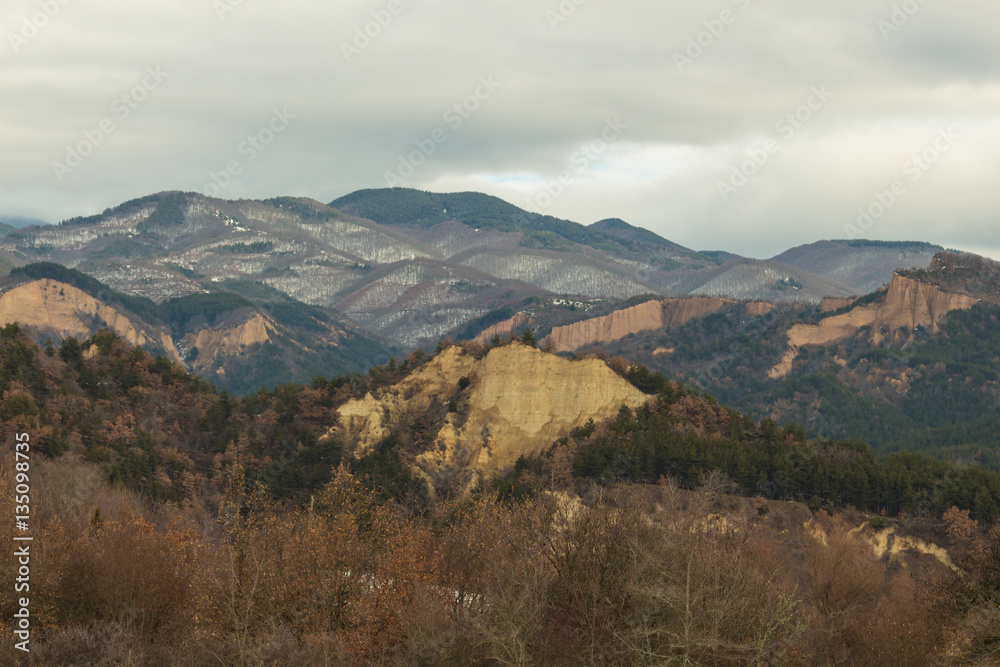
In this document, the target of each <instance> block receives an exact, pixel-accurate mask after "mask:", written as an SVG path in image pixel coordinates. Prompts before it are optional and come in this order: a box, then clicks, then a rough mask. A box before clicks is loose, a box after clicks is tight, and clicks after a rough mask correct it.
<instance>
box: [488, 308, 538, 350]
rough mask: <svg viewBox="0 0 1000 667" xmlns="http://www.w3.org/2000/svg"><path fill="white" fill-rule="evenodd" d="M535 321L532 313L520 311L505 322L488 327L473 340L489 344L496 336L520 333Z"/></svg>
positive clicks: (504, 336) (502, 336) (503, 336)
mask: <svg viewBox="0 0 1000 667" xmlns="http://www.w3.org/2000/svg"><path fill="white" fill-rule="evenodd" d="M534 323H535V320H534V319H532V317H531V315H529V314H528V313H518V314H517V315H515V316H514V317H511V318H508V319H506V320H504V321H503V322H498V323H496V324H494V325H493V326H491V327H487V328H486V329H484V330H483V332H482V333H480V334H479V335H478V336H476V337H475V338H474V339H473V340H475V341H476V342H477V343H482V344H483V345H487V344H489V342H490V341H491V340H493V337H494V336H500V337H501V338H506V337H507V336H509V335H510V334H512V333H513V334H517V333H520V332H521V331H522V330H524V329H525V328H527V327H530V326H531V325H532V324H534Z"/></svg>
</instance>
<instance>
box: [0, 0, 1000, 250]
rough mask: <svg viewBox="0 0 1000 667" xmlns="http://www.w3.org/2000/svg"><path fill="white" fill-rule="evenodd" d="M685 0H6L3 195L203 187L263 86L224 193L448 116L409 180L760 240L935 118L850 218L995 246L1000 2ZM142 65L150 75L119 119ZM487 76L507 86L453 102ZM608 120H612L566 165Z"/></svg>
mask: <svg viewBox="0 0 1000 667" xmlns="http://www.w3.org/2000/svg"><path fill="white" fill-rule="evenodd" d="M220 3H221V4H220ZM679 4H680V3H649V2H644V1H639V0H623V1H622V2H618V3H608V2H597V0H562V1H557V0H543V1H542V2H539V1H538V0H480V1H477V2H469V3H455V2H444V1H443V0H423V1H421V2H417V1H415V0H398V5H397V4H393V3H390V2H389V0H376V1H373V2H364V3H359V2H347V1H346V0H340V1H339V2H337V1H335V2H328V3H319V2H315V1H314V0H292V1H290V2H286V3H282V4H281V5H275V4H273V3H263V2H260V0H242V1H240V0H188V1H186V2H176V1H175V0H174V1H170V0H150V1H149V2H144V3H131V4H129V3H126V4H122V3H118V2H116V3H112V2H111V1H110V0H91V1H89V2H86V3H83V2H77V0H48V1H47V2H40V1H34V2H32V1H22V0H15V1H14V2H10V3H8V5H9V9H8V11H7V12H6V13H5V19H4V22H3V23H2V24H0V30H2V31H4V40H3V41H4V43H3V44H0V97H2V99H4V100H5V104H4V105H3V106H2V107H0V151H2V153H3V155H4V159H3V160H2V161H0V212H2V213H4V214H7V215H33V216H39V217H42V218H45V219H49V220H58V219H62V218H65V217H69V216H73V215H80V214H86V213H92V212H95V211H100V210H103V209H104V208H105V207H107V206H112V205H114V204H117V203H119V202H121V201H123V200H125V199H127V198H130V197H136V196H141V195H144V194H148V193H151V192H155V191H160V190H165V189H184V190H197V191H202V190H203V189H204V188H205V185H206V183H210V182H211V174H212V173H217V172H218V171H219V170H220V169H225V166H226V164H227V162H229V161H231V160H233V159H234V155H235V156H237V157H236V158H235V159H239V160H243V159H244V157H243V156H240V154H239V152H238V151H239V147H240V145H241V144H242V142H244V141H245V140H246V139H247V138H248V137H249V136H253V135H254V134H255V133H257V132H259V131H260V130H261V128H263V127H265V125H266V124H267V122H268V120H269V118H270V117H271V115H272V113H273V109H274V108H276V107H277V108H287V109H288V110H289V111H290V112H292V113H293V114H295V116H296V118H295V120H294V121H293V122H292V123H291V124H290V125H289V126H288V128H287V129H286V130H285V131H284V132H282V133H281V134H280V136H278V137H276V138H275V140H274V141H273V143H270V144H269V145H268V146H267V149H266V150H263V151H260V152H258V153H257V154H256V155H255V157H254V159H253V160H252V161H249V162H245V163H243V164H242V167H241V170H240V174H239V175H238V177H235V178H234V179H233V182H232V183H231V184H230V185H229V186H228V187H227V188H226V189H225V194H224V196H227V197H232V198H239V197H268V196H274V195H278V194H295V195H305V196H311V197H315V198H317V199H320V200H323V201H329V200H332V199H334V198H335V197H337V196H340V195H342V194H345V193H347V192H350V191H352V190H354V189H357V188H362V187H381V186H384V185H385V184H386V173H387V172H393V171H394V170H396V169H397V167H398V165H399V161H400V158H401V157H403V158H405V157H406V156H409V155H410V154H411V153H412V152H413V151H414V150H419V146H420V144H419V143H418V142H421V141H424V142H426V140H427V138H428V137H430V136H431V135H432V133H433V132H434V131H435V130H437V129H441V130H443V131H444V132H445V133H446V140H445V141H443V142H441V143H438V144H437V145H436V147H435V150H434V151H433V153H432V154H430V155H427V156H425V159H424V160H422V161H421V164H420V166H419V167H418V168H416V169H415V170H414V173H413V174H412V176H411V177H410V178H408V180H407V182H408V183H409V184H410V185H411V186H413V187H420V188H427V189H435V190H442V191H444V190H456V189H475V190H482V191H486V192H490V193H491V194H496V195H498V196H502V197H505V198H507V199H509V200H510V201H512V202H513V203H515V204H518V205H522V206H526V205H527V204H526V202H528V201H533V199H532V198H534V197H537V196H538V195H539V194H540V193H543V192H546V190H545V188H546V186H547V185H549V186H551V183H552V182H553V180H556V181H558V179H559V176H560V174H561V173H563V172H566V171H567V170H570V171H572V172H573V173H572V176H573V179H572V182H571V184H569V185H567V186H565V187H563V189H562V191H561V193H560V194H559V196H558V197H554V198H553V201H552V202H551V204H550V205H549V206H548V207H547V208H546V212H548V213H551V214H553V215H557V216H560V217H564V218H569V219H573V220H578V221H580V222H584V223H589V222H593V221H595V220H598V219H601V218H604V217H610V216H615V217H622V218H625V219H627V220H629V221H630V222H632V223H634V224H639V225H642V226H645V227H647V228H649V229H652V230H654V231H656V232H658V233H660V234H662V235H664V236H666V237H668V238H670V239H672V240H675V241H677V242H679V243H683V244H685V245H689V246H693V247H696V248H720V249H725V250H730V251H733V252H739V253H744V254H749V255H755V256H769V255H773V254H776V253H778V252H780V251H781V250H783V249H785V248H787V247H789V246H791V245H795V244H798V243H805V242H809V241H813V240H817V239H820V238H836V237H843V236H844V235H845V225H849V224H851V223H852V222H854V221H856V219H857V217H858V214H857V211H858V208H859V207H863V206H865V205H867V204H868V203H869V202H870V201H872V199H873V197H874V196H875V195H876V194H877V193H878V192H880V191H882V190H884V189H885V188H886V187H888V186H889V185H890V184H891V183H892V182H893V180H895V179H896V178H899V177H900V173H901V171H902V170H903V165H904V163H906V161H907V160H909V159H910V158H911V157H912V156H913V155H914V154H917V153H919V152H921V151H924V150H926V149H927V146H928V145H929V143H932V142H933V141H934V137H935V135H936V132H937V131H938V130H939V129H941V128H948V127H951V128H954V130H955V131H956V132H958V133H959V134H960V135H961V139H960V140H959V141H958V142H956V144H955V146H954V148H953V150H950V151H948V152H947V153H946V154H943V155H942V156H941V157H940V159H939V160H938V161H937V162H936V163H935V164H934V165H933V166H932V168H930V169H928V170H927V171H926V172H922V175H921V178H920V179H919V180H918V181H915V182H909V183H908V186H909V187H908V189H907V192H906V193H905V195H904V196H902V197H900V198H899V200H898V202H896V203H894V205H893V206H892V207H891V209H890V210H889V211H888V212H887V213H886V214H885V215H884V216H883V217H882V218H880V219H879V220H878V221H877V223H875V224H873V225H872V226H871V227H870V228H869V229H865V230H863V232H864V233H865V234H866V235H868V236H870V237H872V238H892V239H902V238H907V239H909V238H917V239H921V240H929V241H934V242H938V243H942V244H945V245H949V246H957V247H962V246H966V247H972V246H973V245H974V246H975V247H976V248H978V249H982V250H984V251H988V252H994V251H996V250H997V249H1000V238H997V236H998V234H997V232H996V231H994V230H995V229H996V225H995V224H991V223H993V221H995V220H996V218H997V214H998V213H1000V200H998V199H997V198H996V197H995V195H993V194H992V193H993V188H994V186H995V183H996V182H997V177H998V176H1000V174H998V170H1000V167H998V162H997V158H996V155H998V154H1000V115H998V109H1000V75H998V63H1000V45H998V44H997V42H996V40H995V39H994V38H993V37H994V36H993V28H992V26H995V25H997V22H998V20H1000V7H998V6H997V5H996V3H993V2H990V1H989V0H976V1H972V0H967V1H960V2H958V4H957V5H955V4H954V3H953V4H952V5H948V4H945V3H933V2H927V3H925V4H923V5H922V6H921V8H920V9H919V11H917V12H915V13H914V14H913V15H912V16H911V15H907V16H906V17H905V22H903V23H902V25H900V26H897V27H899V29H898V30H893V31H890V32H888V33H886V30H885V24H884V23H882V24H880V23H879V22H880V21H882V22H885V21H889V22H890V24H891V22H892V21H893V20H894V19H893V11H894V10H893V3H891V2H881V1H880V2H877V3H870V2H862V1H861V0H847V1H845V2H840V3H836V4H833V3H826V4H823V5H818V4H817V3H801V2H793V1H792V0H773V1H772V2H768V3H764V2H760V1H758V0H713V1H711V2H707V3H684V4H683V5H681V6H678V5H679ZM896 4H897V5H901V4H904V3H896ZM53 6H58V11H56V12H54V13H53V15H51V16H45V17H44V18H45V20H44V22H43V21H41V20H37V21H36V20H35V19H36V18H38V16H39V12H43V13H44V7H49V8H50V9H51V8H52V7H53ZM220 6H221V7H222V8H223V9H221V10H220ZM553 17H555V18H553ZM895 20H897V22H898V21H899V20H900V17H899V16H897V17H896V18H895ZM25 21H27V22H28V23H25ZM31 26H33V27H34V31H33V32H32V30H31ZM366 32H367V34H365V33H366ZM29 33H30V34H31V36H30V37H26V35H27V34H29ZM359 35H360V36H359ZM345 45H347V48H346V49H345ZM692 45H694V46H692ZM352 48H353V51H354V52H352V51H351V49H352ZM15 51H16V52H15ZM345 52H350V57H347V56H346V55H345ZM678 56H680V58H678ZM684 59H686V62H684V64H683V66H681V65H680V64H679V63H681V62H682V61H684ZM156 66H159V67H162V68H163V70H164V71H166V72H168V73H169V76H168V78H167V79H166V80H165V81H164V82H163V84H162V85H161V86H159V87H157V88H156V89H155V90H151V91H149V93H148V95H146V96H145V97H144V99H143V100H141V101H137V102H136V103H135V108H134V109H130V113H129V115H128V116H127V117H126V118H119V117H118V116H116V115H115V112H114V111H113V110H112V105H113V104H114V103H115V101H116V100H120V99H121V96H122V95H128V93H129V91H130V90H132V89H133V88H134V87H135V86H136V85H138V84H139V83H140V82H141V81H142V77H143V72H144V71H145V70H146V68H147V67H156ZM488 76H493V77H494V78H495V79H496V80H497V81H499V82H501V83H502V86H501V87H500V89H499V90H497V91H496V92H495V94H492V95H490V96H489V97H488V99H484V100H480V103H479V104H478V105H475V108H474V109H469V108H464V107H462V106H461V105H462V104H463V101H465V100H467V99H469V97H470V96H474V95H475V91H476V89H477V86H478V85H480V84H479V81H480V78H481V77H488ZM816 86H826V87H827V89H828V90H829V91H831V92H832V96H831V98H830V100H829V101H828V103H825V104H823V105H822V107H821V108H819V109H818V110H815V111H814V112H813V113H812V114H811V116H810V118H809V119H808V122H805V123H803V124H802V127H801V128H797V130H796V132H795V133H794V135H793V136H791V137H786V136H785V133H784V131H783V130H780V129H778V127H777V123H778V122H779V121H780V120H781V119H782V118H784V117H785V116H786V115H787V114H793V117H794V114H795V113H796V111H797V110H798V109H800V108H801V106H802V105H803V104H804V103H806V101H807V100H808V98H809V95H810V91H811V90H812V89H813V88H814V87H816ZM456 104H457V105H460V108H459V112H455V111H454V109H455V105H456ZM449 110H453V113H452V116H451V117H449V116H448V112H449ZM455 113H460V115H459V118H461V121H462V122H461V124H460V125H458V126H456V125H455V122H454V118H455V115H454V114H455ZM105 118H110V119H111V120H113V121H114V124H115V128H114V131H113V132H111V133H108V134H106V136H105V137H104V138H103V140H102V141H101V143H100V145H95V146H93V150H92V151H91V153H90V154H89V155H87V156H86V157H85V158H84V159H83V160H82V162H81V164H80V165H79V166H78V167H76V168H74V169H73V170H72V172H71V173H69V174H66V175H65V177H64V178H63V179H62V180H61V181H60V180H59V179H58V178H57V175H56V173H55V171H54V169H53V163H54V162H65V160H66V157H67V151H68V150H72V149H73V147H74V146H77V145H79V144H80V142H86V141H87V135H86V133H87V132H88V131H92V130H93V129H94V128H97V127H99V124H100V122H101V121H102V120H103V119H105ZM613 118H620V119H621V121H622V122H623V123H624V124H627V125H628V128H627V130H625V132H624V133H623V134H622V136H621V137H620V138H618V140H616V141H615V142H614V143H613V145H609V146H608V148H607V150H605V151H602V152H601V153H600V154H594V155H592V156H588V157H587V159H586V169H583V170H582V171H579V170H577V167H578V166H580V165H582V164H583V162H581V160H580V158H579V153H580V151H581V149H582V148H585V147H586V146H588V145H591V144H593V142H594V141H595V140H597V139H599V138H600V136H601V132H602V128H603V127H604V126H605V123H606V122H607V120H608V119H613ZM438 136H440V135H438ZM768 139H774V140H776V141H778V142H779V143H780V149H779V150H777V151H776V152H774V153H773V154H770V155H769V157H768V159H767V161H766V163H764V164H761V165H758V168H757V169H755V170H753V171H754V174H753V175H752V177H749V178H748V179H747V182H746V184H745V185H742V186H741V187H740V188H739V189H738V191H737V192H736V193H735V194H733V195H732V196H730V197H728V198H726V199H725V201H724V200H723V198H722V197H721V196H720V193H719V183H720V182H723V183H725V182H727V180H728V179H730V178H731V175H732V170H733V168H734V167H735V168H739V166H740V165H741V164H743V163H744V162H745V161H746V160H747V159H748V156H751V155H752V154H753V151H759V150H760V148H761V146H763V145H764V142H766V141H767V140H768ZM424 145H426V143H425V144H424Z"/></svg>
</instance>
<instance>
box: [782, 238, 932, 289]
mask: <svg viewBox="0 0 1000 667" xmlns="http://www.w3.org/2000/svg"><path fill="white" fill-rule="evenodd" d="M943 250H944V248H942V247H940V246H935V245H931V244H929V243H918V242H909V241H869V240H865V239H856V240H853V241H818V242H816V243H810V244H809V245H804V246H799V247H797V248H792V249H790V250H786V251H785V252H783V253H781V254H780V255H778V256H776V257H774V261H777V262H782V263H784V264H788V265H791V266H795V267H798V268H800V269H804V270H806V271H810V272H812V273H815V274H817V275H819V276H822V277H824V278H827V279H828V280H832V281H835V282H840V283H843V284H844V285H846V286H848V287H849V288H851V289H852V290H853V291H854V293H855V294H858V295H861V294H867V293H869V292H873V291H875V290H877V289H879V288H880V287H882V286H883V285H885V284H886V283H888V282H889V280H890V279H891V278H892V275H893V272H894V271H896V270H897V269H910V268H915V269H926V268H927V267H928V266H929V265H930V262H931V260H932V259H933V258H934V255H935V254H937V253H939V252H942V251H943Z"/></svg>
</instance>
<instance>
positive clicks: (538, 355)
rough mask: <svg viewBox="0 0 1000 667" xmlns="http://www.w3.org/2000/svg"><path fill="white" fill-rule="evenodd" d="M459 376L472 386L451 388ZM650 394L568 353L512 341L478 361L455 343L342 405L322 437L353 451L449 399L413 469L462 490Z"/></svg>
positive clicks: (602, 365)
mask: <svg viewBox="0 0 1000 667" xmlns="http://www.w3.org/2000/svg"><path fill="white" fill-rule="evenodd" d="M462 377H468V378H469V381H470V384H469V386H468V387H467V388H465V389H464V390H459V389H458V381H459V379H460V378H462ZM649 398H650V397H649V396H648V395H646V394H644V393H642V392H641V391H639V390H638V389H636V388H635V387H633V386H632V385H631V384H629V383H628V382H626V381H625V380H623V379H622V378H621V377H619V376H618V375H617V374H615V373H614V371H612V370H611V369H610V368H608V367H607V365H606V364H605V363H604V362H603V361H601V360H600V359H584V360H578V361H569V360H567V359H563V358H562V357H558V356H556V355H552V354H546V353H544V352H541V351H540V350H537V349H535V348H533V347H528V346H525V345H521V344H520V343H512V344H510V345H506V346H504V347H499V348H494V349H493V350H491V351H490V352H489V353H488V354H487V355H486V357H485V358H483V359H481V360H477V359H475V358H474V357H472V356H470V355H468V354H466V353H465V352H464V351H463V350H462V349H461V348H460V347H458V346H454V347H451V348H449V349H448V350H445V351H444V352H443V353H441V354H440V355H438V356H437V357H436V358H435V359H433V360H432V361H430V362H429V363H428V364H426V365H425V366H423V367H422V368H420V369H419V370H418V371H417V372H415V373H413V374H412V375H411V376H409V377H408V378H406V379H405V380H403V381H402V382H400V383H399V384H397V385H396V386H394V387H391V388H389V389H387V390H384V391H382V392H380V393H379V395H377V396H373V395H371V394H369V395H368V396H366V397H365V398H363V399H361V400H354V401H349V402H348V403H346V404H345V405H344V406H342V407H341V408H340V410H339V413H340V419H341V425H340V426H337V427H335V428H334V429H332V430H331V433H330V435H336V436H339V437H342V438H344V439H345V440H346V441H347V442H348V443H349V444H356V450H355V451H356V453H357V454H361V453H364V452H365V451H368V450H369V449H370V448H371V447H372V446H374V445H375V444H377V443H378V441H379V440H380V439H381V438H383V437H385V436H386V435H388V433H389V432H391V430H392V429H393V428H396V427H397V426H400V425H403V424H405V423H407V418H408V417H412V416H414V415H417V414H421V413H424V412H426V411H428V410H431V409H433V407H434V406H435V405H438V406H440V405H441V404H447V402H448V401H449V400H452V399H454V400H455V401H456V402H457V403H458V404H459V405H460V408H459V410H458V411H457V412H448V413H447V414H446V416H445V417H444V420H443V424H442V425H441V426H440V428H439V429H438V431H437V432H436V434H434V436H433V442H432V443H431V444H430V446H428V447H427V449H426V450H425V451H423V452H421V453H419V454H418V455H417V457H416V461H415V467H416V468H417V469H418V470H419V471H420V472H421V473H422V474H423V475H424V476H425V477H426V478H427V479H428V480H429V481H430V483H431V484H432V485H433V486H434V487H435V488H436V489H442V488H457V489H459V490H460V489H466V490H468V489H469V488H470V487H471V486H472V485H474V484H475V482H476V481H477V479H479V478H480V477H489V476H492V475H494V474H496V473H497V472H500V471H503V470H505V469H508V468H509V467H511V466H513V465H514V463H515V462H516V461H517V459H518V457H519V456H521V455H534V454H538V453H539V452H541V451H542V450H544V449H546V448H548V447H549V446H551V445H552V443H553V441H555V440H556V439H558V438H560V437H562V436H564V435H566V434H567V432H568V431H569V430H570V429H572V428H574V427H576V426H582V425H583V424H584V423H586V421H587V420H588V419H590V418H593V419H594V420H595V421H598V420H601V419H606V418H609V417H613V416H614V415H615V414H617V412H618V410H619V409H620V408H621V406H622V405H623V404H625V405H628V406H630V407H633V408H634V407H638V406H640V405H643V404H644V403H645V402H646V401H647V400H648V399H649Z"/></svg>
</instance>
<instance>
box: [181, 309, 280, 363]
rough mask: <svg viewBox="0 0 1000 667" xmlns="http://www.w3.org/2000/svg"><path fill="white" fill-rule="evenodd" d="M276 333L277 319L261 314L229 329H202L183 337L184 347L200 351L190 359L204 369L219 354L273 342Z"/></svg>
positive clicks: (234, 352)
mask: <svg viewBox="0 0 1000 667" xmlns="http://www.w3.org/2000/svg"><path fill="white" fill-rule="evenodd" d="M274 332H275V324H274V322H273V321H272V320H271V319H270V318H269V317H266V316H264V315H261V314H260V313H257V314H255V315H254V316H253V317H252V318H251V319H250V320H248V321H247V322H244V323H243V324H240V325H237V326H234V327H230V328H227V329H202V330H201V331H199V332H198V333H197V334H188V335H187V336H185V337H184V347H186V348H187V349H189V350H190V349H194V348H197V350H198V354H197V356H196V357H195V358H194V359H193V360H192V361H191V365H192V366H193V367H194V368H196V369H204V368H207V367H208V366H210V365H211V364H212V362H213V361H214V360H215V359H216V358H217V357H219V356H225V357H231V356H236V355H238V354H242V353H244V352H246V350H247V349H248V348H249V347H250V346H252V345H256V344H264V343H269V342H271V334H273V333H274Z"/></svg>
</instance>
